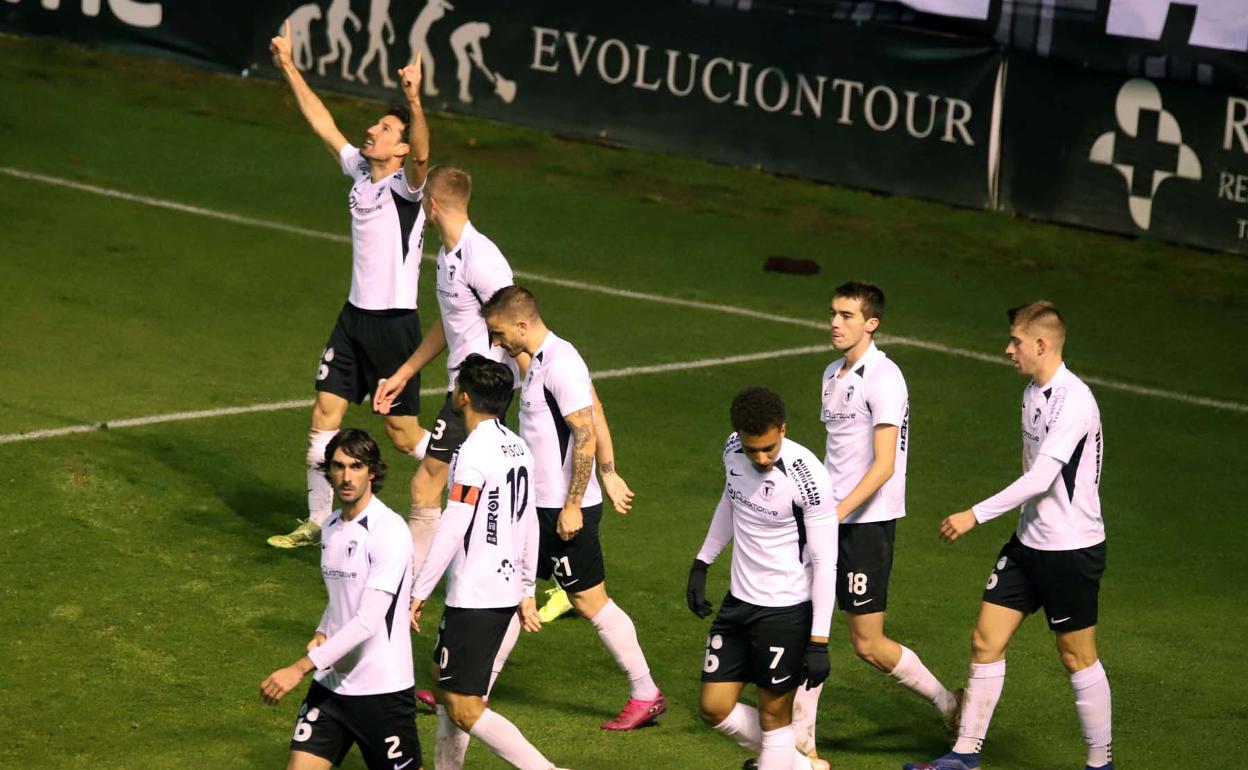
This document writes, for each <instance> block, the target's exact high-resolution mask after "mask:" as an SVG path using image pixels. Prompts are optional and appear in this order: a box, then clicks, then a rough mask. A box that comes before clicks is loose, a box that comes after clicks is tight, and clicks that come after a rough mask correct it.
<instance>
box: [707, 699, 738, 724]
mask: <svg viewBox="0 0 1248 770" xmlns="http://www.w3.org/2000/svg"><path fill="white" fill-rule="evenodd" d="M734 705H735V704H730V703H720V702H719V701H717V700H712V699H708V698H703V699H702V701H701V702H700V703H699V704H698V716H700V717H702V721H703V722H705V723H706V724H707V725H709V726H710V727H714V726H715V725H718V724H720V723H722V722H723V721H724V720H725V719H727V718H728V715H729V714H731V713H732V707H733V706H734Z"/></svg>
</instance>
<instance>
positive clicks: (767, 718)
mask: <svg viewBox="0 0 1248 770" xmlns="http://www.w3.org/2000/svg"><path fill="white" fill-rule="evenodd" d="M758 705H759V709H758V724H759V726H760V727H762V728H763V731H764V732H768V731H771V730H779V729H780V728H781V727H788V726H789V725H790V724H792V723H793V706H792V700H789V701H788V703H787V706H786V703H785V701H784V700H783V699H780V700H777V701H774V702H773V703H772V704H771V706H772V707H770V708H769V707H768V705H766V704H764V703H762V701H761V700H760V702H759V704H758Z"/></svg>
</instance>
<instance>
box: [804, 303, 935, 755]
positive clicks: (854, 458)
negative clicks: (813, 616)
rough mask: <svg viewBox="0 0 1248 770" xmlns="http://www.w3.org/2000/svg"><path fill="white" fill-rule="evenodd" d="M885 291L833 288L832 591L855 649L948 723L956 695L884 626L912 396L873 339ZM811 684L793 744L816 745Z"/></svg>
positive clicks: (828, 373)
mask: <svg viewBox="0 0 1248 770" xmlns="http://www.w3.org/2000/svg"><path fill="white" fill-rule="evenodd" d="M883 317H884V292H883V291H881V290H880V288H879V287H878V286H875V285H874V284H870V283H865V282H858V281H851V282H849V283H845V284H842V285H840V286H838V287H836V289H835V291H833V293H832V318H831V322H830V325H831V328H832V345H833V347H835V348H836V349H837V350H839V351H841V352H842V354H843V356H842V358H840V359H838V360H836V361H834V362H832V363H831V364H829V365H828V367H827V368H826V369H825V370H824V372H823V391H822V392H823V403H822V419H823V422H824V425H825V426H826V428H827V434H828V437H827V445H826V448H825V454H824V458H823V463H824V467H826V468H827V470H828V474H829V475H830V476H831V478H832V487H833V488H834V489H835V490H836V496H837V501H836V516H837V518H838V519H839V520H840V522H841V525H840V541H839V542H840V546H839V551H840V553H839V558H838V561H837V580H836V599H837V604H838V605H839V606H840V608H841V612H843V613H845V617H846V618H847V625H848V627H849V637H850V640H851V642H852V643H853V645H854V652H855V653H857V654H858V657H859V658H861V659H862V660H864V661H866V662H867V663H870V664H871V665H872V666H875V667H876V668H877V669H879V670H880V671H883V672H885V673H888V674H891V675H892V677H893V678H894V679H896V680H897V681H899V682H901V683H902V684H903V685H905V686H906V687H909V688H910V689H911V690H913V691H914V692H916V693H918V694H919V695H922V696H923V697H924V698H927V699H928V700H929V701H931V702H932V705H934V706H936V708H937V709H939V710H940V712H941V714H942V715H943V716H944V718H945V720H946V723H947V724H949V725H950V726H952V725H953V723H954V720H956V719H957V712H958V705H957V700H956V699H955V697H954V696H953V695H952V694H950V692H949V691H948V690H946V689H945V688H944V686H943V685H941V683H940V682H939V681H938V680H937V679H936V677H935V676H933V675H932V673H931V672H930V671H928V670H927V667H926V666H924V665H923V662H922V661H921V660H919V657H918V656H917V655H915V654H914V652H913V651H911V650H910V649H909V648H908V647H904V646H902V645H900V644H898V643H897V642H895V641H893V640H892V639H890V638H888V637H887V636H885V634H884V610H885V609H886V607H887V605H888V578H889V573H890V572H891V571H892V566H893V541H894V537H895V534H896V527H897V520H898V519H900V518H901V517H903V516H905V515H906V449H907V444H908V440H909V436H908V435H907V431H908V428H909V420H910V397H909V394H908V391H907V389H906V379H905V377H903V376H902V374H901V369H899V368H898V367H897V364H895V363H893V362H892V361H891V360H890V359H889V358H888V357H887V356H885V355H884V351H882V350H880V349H879V348H877V347H876V346H875V332H876V330H877V329H879V326H880V321H881V320H882V319H883ZM818 698H819V688H815V689H811V690H803V691H801V692H799V693H798V694H797V698H796V700H795V702H794V720H793V721H794V725H795V727H796V728H797V733H798V738H797V745H798V748H799V749H800V750H802V751H804V752H807V753H810V752H813V751H814V748H815V714H816V709H817V707H818Z"/></svg>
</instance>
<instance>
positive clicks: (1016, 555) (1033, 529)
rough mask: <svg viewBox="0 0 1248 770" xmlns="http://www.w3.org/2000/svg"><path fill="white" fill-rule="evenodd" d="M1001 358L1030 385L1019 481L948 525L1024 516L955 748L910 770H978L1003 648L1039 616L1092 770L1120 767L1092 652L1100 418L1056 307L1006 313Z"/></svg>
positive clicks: (976, 651)
mask: <svg viewBox="0 0 1248 770" xmlns="http://www.w3.org/2000/svg"><path fill="white" fill-rule="evenodd" d="M1009 319H1010V342H1009V344H1008V345H1007V346H1006V348H1005V354H1006V355H1007V356H1009V358H1010V360H1011V361H1013V362H1014V367H1015V368H1016V369H1018V372H1019V373H1020V374H1022V375H1024V376H1026V377H1029V378H1030V379H1031V381H1030V382H1029V383H1027V387H1026V388H1025V389H1024V390H1023V412H1022V425H1023V475H1022V476H1021V477H1019V478H1018V479H1017V480H1016V481H1015V482H1014V483H1013V484H1010V485H1009V486H1008V487H1006V488H1005V489H1003V490H1001V491H1000V492H999V493H997V494H996V495H993V496H992V497H990V498H988V499H987V500H984V501H983V502H981V503H979V504H978V505H975V506H972V507H971V508H970V509H968V510H965V511H961V512H959V513H955V514H953V515H952V516H949V517H947V518H946V519H945V520H944V521H942V522H941V524H940V535H941V537H943V538H944V539H945V540H947V541H949V542H953V541H954V540H957V539H958V538H959V537H961V536H962V535H965V534H966V533H967V532H970V531H971V529H973V528H974V527H975V525H976V524H982V523H984V522H986V521H989V520H991V519H994V518H996V517H997V516H1000V515H1001V514H1003V513H1005V512H1007V511H1010V510H1013V509H1014V508H1019V507H1021V509H1022V510H1021V513H1020V515H1019V517H1018V528H1017V530H1016V531H1015V534H1014V536H1013V537H1011V538H1010V540H1009V542H1008V543H1006V544H1005V547H1004V548H1002V549H1001V552H1000V554H999V555H998V558H997V563H996V567H995V568H994V569H993V571H992V574H991V575H990V576H989V578H988V585H987V587H986V588H985V589H984V599H983V603H982V604H981V605H980V608H979V620H978V621H977V622H976V624H975V632H974V633H973V634H972V635H971V670H970V681H969V682H968V683H967V686H966V698H965V700H964V701H963V703H962V721H961V726H960V727H959V729H958V739H957V742H956V743H955V744H954V745H953V751H952V752H950V753H948V754H946V755H944V756H942V757H940V758H939V759H935V760H933V761H931V762H927V763H920V764H912V765H906V766H905V767H906V768H907V769H908V770H967V768H977V767H979V752H980V748H981V747H982V746H983V742H984V736H985V735H987V733H988V723H989V722H990V721H991V720H992V712H993V711H994V710H995V709H996V707H997V701H998V700H999V699H1000V697H1001V689H1002V687H1003V686H1004V684H1005V648H1006V646H1007V645H1008V644H1009V642H1010V639H1011V638H1012V637H1013V636H1014V632H1015V631H1017V630H1018V627H1019V626H1020V625H1021V624H1022V622H1023V618H1025V617H1026V616H1027V615H1029V614H1031V613H1032V612H1035V611H1036V610H1037V609H1039V608H1041V607H1043V608H1044V611H1045V613H1046V615H1047V616H1048V619H1049V628H1050V629H1052V630H1053V631H1054V633H1055V634H1056V635H1057V649H1058V653H1059V654H1060V656H1061V659H1062V665H1064V666H1065V667H1066V670H1067V671H1069V672H1070V686H1071V688H1072V689H1073V690H1074V691H1075V710H1076V711H1077V712H1078V714H1079V722H1080V724H1081V725H1082V727H1083V737H1084V741H1085V742H1086V743H1087V745H1088V758H1087V768H1088V770H1092V769H1093V768H1096V769H1097V770H1105V769H1106V768H1109V769H1110V770H1112V768H1113V766H1114V764H1113V762H1112V761H1111V759H1112V757H1111V756H1110V738H1111V732H1112V731H1111V720H1110V692H1109V680H1108V679H1107V678H1106V676H1105V669H1104V668H1103V667H1102V666H1101V662H1100V660H1099V659H1098V657H1097V652H1096V618H1097V595H1098V594H1099V592H1100V587H1101V575H1102V574H1103V573H1104V571H1105V523H1104V521H1103V520H1102V519H1101V499H1100V482H1101V453H1102V451H1103V444H1102V439H1101V413H1100V409H1099V408H1098V407H1097V405H1096V399H1095V398H1094V397H1093V396H1092V391H1091V390H1089V389H1088V386H1087V385H1085V384H1084V383H1083V380H1080V379H1079V378H1078V377H1076V376H1075V375H1074V374H1073V373H1072V372H1071V371H1070V370H1069V369H1067V368H1066V365H1065V364H1064V363H1062V346H1063V345H1064V343H1065V341H1066V326H1065V324H1064V323H1063V322H1062V316H1061V314H1060V313H1058V311H1057V308H1055V307H1054V306H1053V304H1052V303H1050V302H1043V301H1040V302H1032V303H1031V304H1029V305H1024V306H1022V307H1018V308H1014V309H1012V310H1011V311H1010V312H1009Z"/></svg>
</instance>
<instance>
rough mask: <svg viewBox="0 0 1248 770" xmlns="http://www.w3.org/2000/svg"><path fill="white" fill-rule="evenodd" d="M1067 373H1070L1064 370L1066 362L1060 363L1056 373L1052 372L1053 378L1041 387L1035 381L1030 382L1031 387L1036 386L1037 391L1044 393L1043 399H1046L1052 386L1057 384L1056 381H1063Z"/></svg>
mask: <svg viewBox="0 0 1248 770" xmlns="http://www.w3.org/2000/svg"><path fill="white" fill-rule="evenodd" d="M1069 373H1070V370H1069V369H1067V368H1066V362H1065V361H1063V362H1062V363H1060V364H1058V366H1057V371H1055V372H1053V376H1052V377H1050V378H1049V381H1048V382H1046V383H1044V384H1043V385H1041V384H1040V383H1038V382H1036V381H1035V380H1032V381H1031V382H1032V384H1033V385H1035V386H1036V389H1037V390H1042V391H1044V392H1045V393H1044V397H1045V398H1048V397H1049V392H1051V391H1052V390H1053V386H1054V385H1056V384H1057V381H1058V380H1061V379H1064V378H1065V377H1066V375H1067V374H1069Z"/></svg>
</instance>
